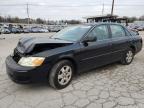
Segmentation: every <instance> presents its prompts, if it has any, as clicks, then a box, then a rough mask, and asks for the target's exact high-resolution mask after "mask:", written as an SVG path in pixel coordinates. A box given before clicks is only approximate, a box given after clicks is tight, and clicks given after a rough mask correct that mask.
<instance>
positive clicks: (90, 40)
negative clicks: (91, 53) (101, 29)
mask: <svg viewBox="0 0 144 108" xmlns="http://www.w3.org/2000/svg"><path fill="white" fill-rule="evenodd" d="M95 41H97V37H94V36H87V37H86V38H85V39H84V40H83V42H84V43H87V42H95Z"/></svg>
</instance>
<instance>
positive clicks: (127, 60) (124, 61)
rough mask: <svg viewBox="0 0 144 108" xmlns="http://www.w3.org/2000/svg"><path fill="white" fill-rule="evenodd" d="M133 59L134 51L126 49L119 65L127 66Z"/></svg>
mask: <svg viewBox="0 0 144 108" xmlns="http://www.w3.org/2000/svg"><path fill="white" fill-rule="evenodd" d="M133 59H134V51H133V49H131V48H130V49H128V50H127V51H125V53H124V54H123V57H122V59H121V64H123V65H129V64H131V63H132V61H133Z"/></svg>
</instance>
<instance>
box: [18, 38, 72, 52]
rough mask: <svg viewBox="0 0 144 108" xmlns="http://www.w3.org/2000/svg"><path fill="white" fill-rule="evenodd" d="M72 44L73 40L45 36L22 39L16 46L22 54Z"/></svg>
mask: <svg viewBox="0 0 144 108" xmlns="http://www.w3.org/2000/svg"><path fill="white" fill-rule="evenodd" d="M70 44H73V42H71V41H66V40H60V39H53V38H45V37H36V38H35V37H29V38H22V39H20V40H19V42H18V45H17V47H16V48H17V50H18V51H19V52H20V53H22V54H29V53H38V52H42V51H45V50H51V49H54V48H59V47H63V46H66V45H70Z"/></svg>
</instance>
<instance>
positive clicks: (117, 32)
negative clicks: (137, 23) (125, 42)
mask: <svg viewBox="0 0 144 108" xmlns="http://www.w3.org/2000/svg"><path fill="white" fill-rule="evenodd" d="M110 28H111V32H112V37H113V38H117V37H124V36H125V31H124V29H123V28H122V27H121V26H119V25H110Z"/></svg>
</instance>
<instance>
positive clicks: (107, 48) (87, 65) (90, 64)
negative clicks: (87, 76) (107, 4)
mask: <svg viewBox="0 0 144 108" xmlns="http://www.w3.org/2000/svg"><path fill="white" fill-rule="evenodd" d="M88 36H95V37H97V41H95V42H88V43H87V44H84V43H81V44H82V45H83V46H82V48H81V51H80V55H79V61H80V68H81V69H80V70H82V71H84V70H89V69H92V68H96V67H98V66H101V65H104V64H107V63H109V62H110V60H111V59H110V57H111V45H112V44H111V38H110V33H109V29H108V27H107V25H98V26H96V27H95V28H94V29H93V30H92V31H91V32H90V33H89V34H88Z"/></svg>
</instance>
